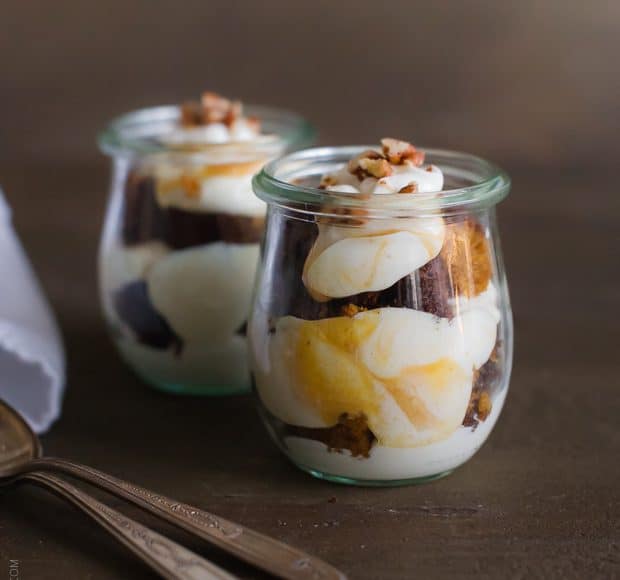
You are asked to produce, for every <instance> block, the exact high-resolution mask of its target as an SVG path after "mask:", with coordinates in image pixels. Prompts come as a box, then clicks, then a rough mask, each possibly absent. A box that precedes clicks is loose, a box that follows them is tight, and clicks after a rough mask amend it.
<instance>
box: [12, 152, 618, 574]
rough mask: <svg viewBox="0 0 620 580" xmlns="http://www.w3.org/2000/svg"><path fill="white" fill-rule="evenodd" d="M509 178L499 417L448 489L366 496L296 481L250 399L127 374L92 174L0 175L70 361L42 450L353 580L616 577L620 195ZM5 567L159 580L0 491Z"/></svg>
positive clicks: (299, 477)
mask: <svg viewBox="0 0 620 580" xmlns="http://www.w3.org/2000/svg"><path fill="white" fill-rule="evenodd" d="M508 170H509V171H510V172H511V173H512V175H513V178H514V183H513V192H512V194H511V197H510V198H509V199H508V200H507V201H506V202H504V203H503V204H502V207H501V209H500V223H501V226H500V227H501V232H502V236H503V246H504V252H505V258H506V263H507V268H508V275H509V282H510V287H511V294H512V300H513V308H514V315H515V328H516V349H515V352H516V355H515V365H514V371H513V376H512V382H511V386H510V393H509V397H508V400H507V403H506V407H505V409H504V411H503V414H502V417H501V418H500V420H499V422H498V425H497V426H496V428H495V431H494V432H493V434H492V436H491V437H490V439H489V441H488V442H487V443H486V445H485V446H484V447H483V448H482V449H481V451H480V452H479V453H478V454H477V455H476V456H475V457H474V458H473V459H472V460H471V461H470V462H469V463H467V464H466V465H465V466H463V467H462V468H460V469H458V470H457V471H456V472H455V473H454V474H453V475H451V476H450V477H448V478H446V479H444V480H441V481H437V482H435V483H431V484H427V485H422V486H418V487H403V488H391V489H364V488H352V487H342V486H338V485H334V484H330V483H325V482H321V481H317V480H314V479H312V478H311V477H309V476H308V475H306V474H304V473H302V472H300V471H298V470H297V469H295V468H294V467H293V466H292V465H291V464H289V463H288V462H287V461H286V460H285V459H284V457H282V456H281V455H280V454H279V453H278V451H277V450H276V448H275V447H274V445H273V444H272V443H271V442H270V440H269V439H268V437H267V434H266V432H265V430H264V428H263V426H262V425H261V423H260V421H259V419H258V416H257V413H256V412H255V409H254V407H253V402H252V400H251V398H250V397H235V398H221V399H209V398H186V397H174V396H167V395H164V394H160V393H158V392H155V391H153V390H150V389H149V388H147V387H145V386H144V385H143V384H142V383H141V382H140V381H139V380H138V379H137V378H136V377H135V376H134V375H133V374H132V373H131V372H130V371H129V370H128V369H127V368H126V367H125V366H124V365H123V364H122V363H121V361H120V359H119V358H118V356H117V355H116V352H115V351H114V349H113V347H112V344H111V343H110V341H109V340H108V337H107V335H106V331H105V328H104V325H103V322H102V319H101V315H100V311H99V304H98V297H97V291H96V248H97V238H98V234H99V230H100V226H101V219H102V212H103V207H104V204H105V193H104V192H105V190H106V187H107V186H106V184H107V179H108V175H107V166H106V165H105V161H104V160H101V161H100V162H98V163H93V164H92V165H91V164H89V165H78V164H75V165H71V164H64V165H63V164H54V165H45V164H32V165H27V166H23V167H20V166H18V165H15V164H14V163H13V164H10V165H8V166H0V175H1V176H2V181H3V183H2V185H3V186H4V188H5V190H6V193H7V196H8V197H9V200H10V202H11V203H12V205H13V208H14V210H15V222H16V225H17V227H18V230H19V233H20V235H21V236H22V240H23V242H24V244H25V245H26V247H27V249H28V251H29V253H30V256H31V258H32V260H33V262H34V264H35V267H36V269H37V271H38V273H39V274H40V277H41V279H42V281H43V283H44V285H45V288H46V290H47V292H48V293H49V296H50V299H51V301H52V303H53V306H54V307H55V309H56V311H57V314H58V317H59V320H60V323H61V326H62V329H63V332H64V337H65V340H66V347H67V352H68V389H67V393H66V399H65V405H64V413H63V416H62V418H61V420H59V421H58V423H57V424H56V425H55V426H54V427H53V429H52V430H51V431H50V433H49V434H47V435H45V437H44V438H43V443H44V447H45V450H46V451H47V452H48V453H49V454H53V455H58V456H63V457H67V458H71V459H76V460H79V461H82V462H86V463H89V464H91V465H93V466H96V467H98V468H101V469H103V470H107V471H109V472H111V473H113V474H116V475H118V476H120V477H123V478H127V479H130V480H133V481H135V482H137V483H139V484H142V485H144V486H146V487H149V488H151V489H154V490H157V491H160V492H163V493H165V494H168V495H171V496H173V497H175V498H178V499H179V500H182V501H185V502H188V503H191V504H195V505H197V506H201V507H204V508H206V509H209V510H211V511H213V512H215V513H217V514H220V515H222V516H224V517H227V518H230V519H233V520H238V521H240V522H242V523H244V524H246V525H248V526H251V527H253V528H256V529H257V530H259V531H262V532H265V533H267V534H271V535H273V536H275V537H278V538H280V539H282V540H285V541H287V542H290V543H292V544H294V545H296V546H299V547H301V548H304V549H306V550H308V551H309V552H312V553H314V554H317V555H319V556H321V557H323V558H325V559H327V560H328V561H330V562H332V563H333V564H334V565H336V566H338V567H340V568H341V569H342V570H344V571H345V572H346V573H348V574H349V575H350V576H351V578H368V579H392V578H394V579H396V578H450V579H453V578H476V579H481V578H515V579H516V578H524V579H525V578H528V579H531V578H611V577H619V576H620V528H619V523H618V521H619V519H620V504H619V484H620V429H619V422H620V388H619V387H620V381H619V379H618V376H619V370H620V369H619V364H618V361H619V359H620V356H619V354H618V344H620V333H619V331H618V309H617V307H618V304H619V300H618V299H619V284H620V270H619V263H618V254H617V250H618V247H617V241H618V236H617V234H618V229H619V228H618V215H619V209H620V207H619V203H618V197H619V196H618V192H617V185H616V184H614V183H612V182H611V180H609V181H608V182H606V181H605V179H601V178H600V176H599V178H596V177H595V176H587V175H583V174H581V175H576V174H575V173H574V172H573V173H570V172H560V171H551V170H541V169H538V170H529V169H528V168H527V167H508ZM614 244H615V245H614ZM112 503H113V505H115V506H117V507H121V508H122V509H123V510H125V511H126V512H127V513H128V514H131V515H134V516H135V515H138V516H139V513H138V512H137V511H136V510H134V509H131V508H125V507H124V506H123V504H121V502H119V501H116V500H114V501H112ZM142 519H143V521H146V522H147V523H150V524H153V525H156V524H157V522H155V521H154V520H153V519H151V518H149V517H145V518H142ZM160 528H161V529H163V530H164V531H170V532H171V533H173V534H174V537H176V538H179V539H185V536H184V535H183V534H180V533H178V532H175V531H173V530H172V529H171V528H169V527H167V526H160ZM190 546H191V547H193V548H195V549H198V550H200V551H201V552H202V553H204V554H206V555H207V556H209V557H212V558H214V559H216V560H217V561H219V562H222V563H224V564H226V565H230V566H231V569H232V570H234V571H235V572H237V573H238V574H239V575H241V576H242V577H246V578H260V577H262V576H261V575H260V574H258V573H256V572H255V571H254V570H252V569H250V568H249V567H245V566H243V565H240V564H236V563H231V562H230V561H228V560H226V559H225V558H223V557H222V556H221V555H220V554H219V553H217V552H216V551H214V550H212V549H210V548H209V547H208V546H204V545H203V544H200V543H196V542H192V541H190ZM9 559H12V560H19V572H20V576H19V578H23V579H24V580H26V579H31V578H36V579H38V580H44V579H47V578H50V579H51V578H53V579H56V578H91V579H108V578H136V579H138V578H148V577H152V575H151V573H150V571H149V570H148V569H147V568H146V567H144V566H143V565H142V564H141V563H139V562H137V561H136V560H134V559H133V558H132V557H131V556H130V555H128V553H127V552H126V550H125V549H124V548H121V547H119V546H117V545H116V544H115V543H114V541H112V540H110V539H109V538H108V537H107V535H106V534H105V533H103V532H102V531H100V530H99V529H98V528H97V527H96V526H95V525H93V524H91V522H90V521H89V520H87V519H86V518H85V517H84V516H83V515H82V514H80V513H78V512H76V511H74V509H73V508H71V507H69V506H67V505H65V504H64V503H62V502H61V501H60V500H57V499H56V498H54V497H52V496H51V495H49V494H48V493H47V492H45V491H43V490H39V489H34V488H31V487H29V486H25V485H23V486H20V487H19V488H15V489H10V490H6V491H2V494H1V495H0V561H1V562H2V564H0V565H1V566H4V569H0V574H4V575H7V573H8V560H9Z"/></svg>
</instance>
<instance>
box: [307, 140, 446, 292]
mask: <svg viewBox="0 0 620 580" xmlns="http://www.w3.org/2000/svg"><path fill="white" fill-rule="evenodd" d="M423 160H424V155H423V153H422V152H421V151H418V150H416V149H415V147H413V145H411V144H410V143H406V142H404V141H397V140H395V139H383V140H382V150H381V152H379V151H375V150H369V151H366V152H364V153H362V154H361V155H359V156H357V157H355V158H354V159H352V160H351V161H350V162H349V163H348V164H347V165H346V166H345V167H342V168H340V169H338V170H337V171H336V172H333V173H329V174H326V175H324V176H323V179H322V180H321V185H320V187H321V188H322V189H325V190H327V191H334V192H341V193H359V194H362V195H366V196H368V195H382V194H390V193H399V194H402V195H408V196H409V195H411V196H414V195H415V194H416V193H433V192H440V191H441V189H442V187H443V174H442V172H441V170H440V169H439V168H438V167H435V166H434V165H423ZM318 228H319V235H318V238H317V240H316V242H315V244H314V246H313V247H312V249H311V251H310V253H309V254H308V257H307V259H306V262H305V265H304V273H303V281H304V284H305V285H306V288H307V289H308V291H309V292H310V294H311V295H312V296H313V298H315V299H316V300H322V301H325V300H329V299H330V298H343V297H346V296H352V295H354V294H359V293H361V292H370V291H379V290H384V289H385V288H389V287H390V286H391V285H392V284H394V283H395V282H396V281H398V280H400V279H401V278H403V277H404V276H406V275H407V274H410V273H411V272H413V271H415V270H417V269H418V268H420V267H422V266H423V265H424V264H426V263H427V262H429V261H430V260H432V259H433V258H434V257H436V256H437V254H439V251H440V250H441V247H442V245H443V242H444V235H445V227H444V223H443V220H442V218H440V217H437V218H423V219H420V218H406V219H381V220H378V219H377V220H372V219H371V220H365V219H364V216H363V215H361V216H360V215H355V216H350V215H344V216H342V217H340V216H336V217H333V218H329V221H327V222H326V221H325V220H323V222H319V225H318Z"/></svg>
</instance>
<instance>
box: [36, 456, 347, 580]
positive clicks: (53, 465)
mask: <svg viewBox="0 0 620 580" xmlns="http://www.w3.org/2000/svg"><path fill="white" fill-rule="evenodd" d="M29 466H31V468H32V469H36V470H41V469H47V470H49V469H52V470H55V471H61V472H63V473H66V474H69V475H72V476H74V477H77V478H79V479H82V480H83V481H87V482H88V483H91V484H93V485H96V486H98V487H100V488H102V489H105V490H106V491H108V492H110V493H113V494H115V495H117V496H118V497H121V498H123V499H125V500H127V501H130V502H132V503H134V504H136V505H138V506H140V507H142V508H143V509H145V510H147V511H149V512H151V513H154V514H155V515H158V516H159V517H161V518H163V519H165V520H167V521H169V522H170V523H172V524H175V525H177V526H179V527H180V528H183V529H184V530H186V531H188V532H191V533H193V534H194V535H196V536H198V537H200V538H202V539H204V540H206V541H208V542H210V543H212V544H215V545H216V546H218V547H220V548H222V549H223V550H225V551H226V552H228V553H230V554H233V555H234V556H236V557H238V558H240V559H241V560H244V561H245V562H248V563H250V564H253V565H254V566H256V567H258V568H261V569H262V570H266V571H267V572H270V573H271V574H274V575H275V576H278V577H280V578H285V579H287V580H346V575H345V574H343V573H342V572H340V571H339V570H337V569H336V568H334V567H333V566H331V565H330V564H328V563H327V562H324V561H323V560H320V559H319V558H315V557H313V556H310V555H309V554H306V553H305V552H302V551H301V550H298V549H297V548H293V547H292V546H289V545H287V544H284V543H283V542H280V541H278V540H275V539H273V538H270V537H269V536H266V535H264V534H260V533H258V532H255V531H253V530H251V529H248V528H245V527H243V526H241V525H240V524H236V523H234V522H231V521H229V520H226V519H224V518H220V517H218V516H215V515H213V514H211V513H209V512H206V511H204V510H201V509H199V508H196V507H193V506H191V505H187V504H184V503H181V502H178V501H175V500H173V499H170V498H168V497H165V496H163V495H159V494H157V493H154V492H152V491H149V490H147V489H144V488H142V487H139V486H137V485H134V484H131V483H128V482H126V481H122V480H120V479H117V478H115V477H113V476H111V475H108V474H106V473H103V472H101V471H98V470H96V469H93V468H92V467H87V466H85V465H79V464H77V463H73V462H71V461H66V460H64V459H58V458H44V459H37V460H34V461H32V462H31V463H30V464H29ZM29 468H30V467H29Z"/></svg>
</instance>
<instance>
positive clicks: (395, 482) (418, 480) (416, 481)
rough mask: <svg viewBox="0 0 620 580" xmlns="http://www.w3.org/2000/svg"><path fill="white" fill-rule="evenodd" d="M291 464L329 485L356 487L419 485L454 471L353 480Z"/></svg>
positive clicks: (298, 464)
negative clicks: (386, 478) (421, 475)
mask: <svg viewBox="0 0 620 580" xmlns="http://www.w3.org/2000/svg"><path fill="white" fill-rule="evenodd" d="M293 463H294V464H295V465H296V466H297V467H298V468H299V469H301V470H302V471H305V472H306V473H309V474H310V475H312V476H313V477H316V478H317V479H322V480H323V481H329V482H330V483H338V484H340V485H354V486H357V487H402V486H405V485H421V484H423V483H429V482H431V481H435V480H436V479H442V478H443V477H446V476H447V475H450V474H451V473H452V472H453V471H454V470H453V469H449V470H448V471H442V472H441V473H436V474H433V475H426V476H424V477H411V478H406V479H390V480H385V479H355V478H351V477H344V476H342V475H333V474H331V473H324V472H323V471H319V470H317V469H313V468H312V467H307V466H305V465H302V464H300V463H297V462H295V461H293Z"/></svg>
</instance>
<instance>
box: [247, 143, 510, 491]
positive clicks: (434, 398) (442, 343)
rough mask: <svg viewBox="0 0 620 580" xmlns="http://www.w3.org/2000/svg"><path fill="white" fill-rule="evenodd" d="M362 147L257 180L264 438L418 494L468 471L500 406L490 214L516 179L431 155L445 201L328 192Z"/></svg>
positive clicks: (500, 342) (506, 321)
mask: <svg viewBox="0 0 620 580" xmlns="http://www.w3.org/2000/svg"><path fill="white" fill-rule="evenodd" d="M366 150H368V148H367V147H366V148H364V147H360V148H323V149H312V150H307V151H302V152H299V153H296V154H292V155H289V156H287V157H284V158H283V159H280V160H278V161H275V162H273V163H270V164H269V165H268V166H266V167H265V168H264V169H263V171H261V172H260V174H259V175H258V176H257V177H255V179H254V187H255V191H256V193H257V194H258V195H259V197H261V198H262V199H264V200H265V201H267V202H268V203H269V211H268V218H267V233H266V238H265V243H264V247H263V253H262V262H261V266H260V268H259V272H258V279H257V287H256V296H255V301H254V306H253V310H252V315H251V318H250V324H249V337H250V350H251V353H250V354H251V361H252V369H253V374H254V380H255V389H256V394H257V398H258V403H259V408H260V410H261V413H262V416H263V418H264V421H265V423H266V425H267V427H268V429H269V432H270V433H271V435H272V437H273V439H274V440H275V442H276V443H277V444H278V446H279V447H280V449H281V450H282V451H283V452H284V453H285V454H286V455H287V456H288V457H289V458H290V459H291V460H292V461H293V462H294V463H295V464H296V465H298V466H299V467H301V468H302V469H304V470H306V471H308V472H310V473H311V474H313V475H315V476H316V477H320V478H324V479H330V480H333V481H337V482H344V483H353V484H364V485H390V484H391V485H394V484H402V483H415V482H421V481H426V480H429V479H433V478H436V477H440V476H442V475H445V474H446V473H449V472H450V471H452V470H453V469H455V468H456V467H458V466H459V465H461V464H462V463H464V462H465V461H467V460H468V459H469V458H470V457H471V456H472V455H473V454H474V453H475V452H476V451H477V449H478V448H479V447H480V446H481V445H482V443H483V442H484V441H485V439H486V438H487V436H488V435H489V433H490V431H491V429H492V428H493V426H494V424H495V422H496V421H497V418H498V416H499V413H500V411H501V409H502V406H503V403H504V399H505V397H506V392H507V388H508V382H509V377H510V369H511V363H512V318H511V311H510V303H509V298H508V290H507V285H506V277H505V273H504V266H503V262H502V257H501V251H500V248H499V239H498V233H497V225H496V219H495V211H494V206H495V204H496V203H497V202H498V201H500V200H501V199H502V198H503V197H504V196H505V195H506V194H507V192H508V188H509V180H508V178H507V176H506V175H505V174H504V173H503V172H502V171H501V170H499V169H497V168H496V167H494V166H493V165H491V164H490V163H487V162H486V161H484V160H482V159H479V158H476V157H473V156H470V155H465V154H460V153H452V152H447V151H427V152H426V155H427V160H428V161H429V163H432V164H433V165H435V166H437V167H439V168H440V169H441V171H442V172H443V175H444V177H445V188H444V190H443V191H440V192H436V193H429V194H427V193H411V194H409V195H402V194H392V195H374V196H373V195H370V196H364V195H359V194H346V193H337V192H333V191H326V190H325V189H319V188H318V184H319V180H320V178H321V176H323V175H325V174H330V172H336V171H338V169H339V168H340V167H342V166H343V165H345V164H346V163H347V161H348V160H349V159H355V158H357V156H359V155H360V154H362V152H364V151H366ZM345 166H346V165H345Z"/></svg>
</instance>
